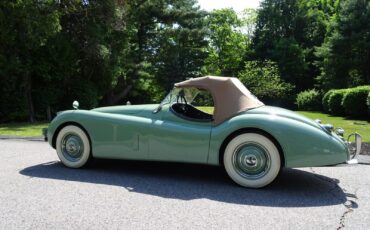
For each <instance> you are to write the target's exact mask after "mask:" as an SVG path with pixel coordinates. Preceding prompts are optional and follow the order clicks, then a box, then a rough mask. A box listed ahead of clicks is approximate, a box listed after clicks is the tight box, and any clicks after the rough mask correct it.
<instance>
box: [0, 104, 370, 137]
mask: <svg viewBox="0 0 370 230" xmlns="http://www.w3.org/2000/svg"><path fill="white" fill-rule="evenodd" d="M198 108H199V109H201V110H202V111H204V112H207V113H211V114H212V113H213V107H198ZM297 112H298V113H300V114H302V115H304V116H306V117H309V118H311V119H313V120H314V119H320V120H321V121H322V123H324V124H325V123H330V124H332V125H334V127H341V128H343V129H344V130H345V134H347V135H348V134H350V133H353V132H358V133H359V134H361V136H362V139H363V141H364V142H370V123H369V122H368V121H364V120H351V119H346V118H344V117H335V116H331V115H328V114H324V113H319V112H305V111H297ZM47 126H48V123H46V122H39V123H34V124H30V123H9V124H0V135H8V136H28V137H31V136H41V135H42V133H41V129H42V128H46V127H47Z"/></svg>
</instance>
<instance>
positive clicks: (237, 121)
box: [47, 104, 350, 168]
mask: <svg viewBox="0 0 370 230" xmlns="http://www.w3.org/2000/svg"><path fill="white" fill-rule="evenodd" d="M157 108H158V105H154V104H149V105H126V106H112V107H102V108H97V109H92V110H70V111H64V112H61V113H60V114H59V115H57V116H56V117H55V118H54V120H53V121H52V122H51V123H50V125H49V127H48V130H47V139H48V141H49V144H50V145H51V146H52V147H54V148H55V147H56V137H57V135H58V132H59V131H60V130H61V128H63V127H65V126H66V125H70V124H73V125H76V126H78V127H80V128H82V129H83V130H84V131H85V132H86V134H87V135H88V137H89V139H90V145H91V154H92V156H93V157H94V158H109V159H133V160H153V161H173V162H189V163H201V164H210V165H220V164H222V155H223V151H224V149H225V146H226V145H227V143H228V141H229V140H230V138H231V137H233V136H235V135H236V134H238V133H243V132H249V131H253V132H257V133H262V134H264V135H266V136H268V137H269V138H270V139H272V140H273V141H274V143H275V144H276V145H277V146H278V148H279V152H280V153H281V155H282V157H281V161H282V162H281V163H282V166H284V167H289V168H291V167H313V166H325V165H335V164H339V163H344V162H346V161H348V160H349V159H350V154H349V152H350V151H349V149H348V146H347V143H346V142H345V141H344V140H343V138H341V137H340V136H338V135H336V134H335V133H334V132H331V131H328V130H327V129H326V128H324V127H323V126H322V125H320V124H319V123H317V122H315V121H313V120H310V119H308V118H306V117H304V116H301V115H299V114H297V113H295V112H293V111H290V110H286V109H282V108H278V107H272V106H260V107H258V108H253V109H250V110H247V111H244V112H240V113H238V114H236V115H235V116H233V117H230V118H229V119H226V120H225V121H223V122H222V123H220V124H217V125H216V124H214V123H213V122H212V121H208V122H205V121H201V122H199V121H192V120H188V119H183V118H181V117H179V116H177V115H176V114H175V113H174V112H173V111H172V110H171V109H170V105H164V106H163V107H162V108H161V110H159V111H156V109H157Z"/></svg>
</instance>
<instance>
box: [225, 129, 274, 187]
mask: <svg viewBox="0 0 370 230" xmlns="http://www.w3.org/2000/svg"><path fill="white" fill-rule="evenodd" d="M223 161H224V162H223V163H224V166H225V169H226V172H227V174H228V175H229V176H230V178H231V179H232V180H233V181H235V182H236V183H237V184H239V185H241V186H244V187H249V188H261V187H264V186H266V185H268V184H270V183H271V182H272V181H273V180H274V179H275V178H276V176H277V175H278V174H279V171H280V167H281V161H280V154H279V150H278V148H277V147H276V146H275V144H274V143H273V142H272V141H271V140H270V139H269V138H267V137H266V136H264V135H261V134H258V133H244V134H240V135H238V136H236V137H234V138H233V139H232V140H231V141H230V142H229V143H228V144H227V146H226V148H225V152H224V156H223Z"/></svg>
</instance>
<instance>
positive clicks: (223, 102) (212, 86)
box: [175, 76, 264, 125]
mask: <svg viewBox="0 0 370 230" xmlns="http://www.w3.org/2000/svg"><path fill="white" fill-rule="evenodd" d="M175 87H178V88H183V87H195V88H198V89H205V90H207V91H209V92H210V93H211V95H212V97H213V101H214V106H215V110H214V113H213V119H214V122H215V124H216V125H218V124H220V123H222V122H223V121H224V120H226V119H228V118H230V117H232V116H234V115H236V114H237V113H240V112H242V111H245V110H248V109H252V108H256V107H260V106H262V105H264V104H263V103H262V102H261V101H260V100H258V99H257V98H256V97H255V96H254V95H253V94H252V93H251V92H249V90H248V89H247V88H245V86H244V85H243V83H241V82H240V81H239V79H237V78H234V77H216V76H205V77H199V78H192V79H190V80H186V81H183V82H179V83H176V84H175Z"/></svg>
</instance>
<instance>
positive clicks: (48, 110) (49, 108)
mask: <svg viewBox="0 0 370 230" xmlns="http://www.w3.org/2000/svg"><path fill="white" fill-rule="evenodd" d="M46 119H47V120H48V121H51V107H50V105H48V107H47V108H46Z"/></svg>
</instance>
